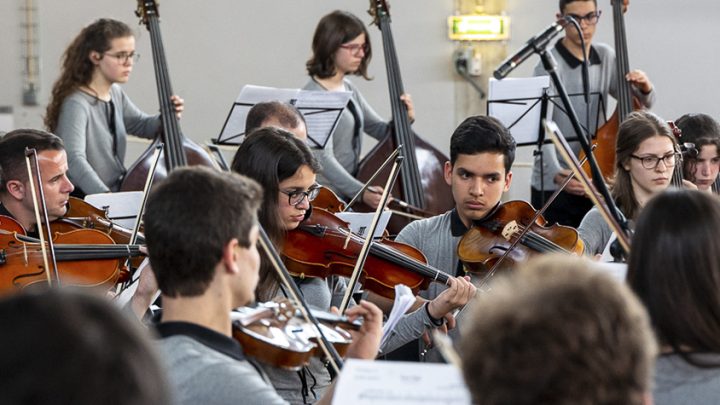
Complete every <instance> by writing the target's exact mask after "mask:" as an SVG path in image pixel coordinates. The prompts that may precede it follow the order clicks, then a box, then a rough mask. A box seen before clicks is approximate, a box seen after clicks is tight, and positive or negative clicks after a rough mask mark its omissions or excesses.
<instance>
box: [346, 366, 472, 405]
mask: <svg viewBox="0 0 720 405" xmlns="http://www.w3.org/2000/svg"><path fill="white" fill-rule="evenodd" d="M332 403H333V404H336V405H352V404H372V405H402V404H433V405H434V404H445V405H469V404H470V393H469V392H468V390H467V387H466V386H465V383H464V382H463V378H462V375H461V373H460V370H458V369H457V368H455V367H454V366H451V365H449V364H440V363H415V362H405V361H370V360H357V359H348V360H347V361H346V362H345V365H344V366H343V369H342V372H341V373H340V377H339V379H338V382H337V386H336V387H335V395H334V396H333V402H332Z"/></svg>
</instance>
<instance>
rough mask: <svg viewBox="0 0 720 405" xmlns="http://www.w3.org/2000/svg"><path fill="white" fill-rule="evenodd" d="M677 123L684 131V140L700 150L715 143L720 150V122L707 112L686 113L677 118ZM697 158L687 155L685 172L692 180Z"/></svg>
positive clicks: (686, 176)
mask: <svg viewBox="0 0 720 405" xmlns="http://www.w3.org/2000/svg"><path fill="white" fill-rule="evenodd" d="M675 125H676V126H677V127H678V128H680V130H681V131H682V138H681V141H682V142H690V143H693V144H695V148H697V151H698V152H700V150H701V149H702V147H703V146H705V145H715V146H716V147H717V149H718V152H720V124H718V122H717V121H715V119H713V117H711V116H709V115H707V114H685V115H683V116H682V117H680V118H678V119H677V120H675ZM696 164H697V159H695V158H693V157H692V156H686V157H685V160H684V165H683V174H684V175H685V178H686V179H688V180H690V181H695V165H696Z"/></svg>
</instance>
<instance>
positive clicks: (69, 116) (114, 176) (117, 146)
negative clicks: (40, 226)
mask: <svg viewBox="0 0 720 405" xmlns="http://www.w3.org/2000/svg"><path fill="white" fill-rule="evenodd" d="M110 100H111V103H110V102H105V101H102V100H99V99H98V98H96V97H94V96H92V95H90V94H87V93H85V92H82V91H76V92H74V93H72V94H70V95H69V96H68V97H67V98H66V99H65V101H63V103H62V106H61V108H60V117H59V119H58V125H57V128H56V129H55V134H56V135H57V136H59V137H60V138H62V139H63V141H64V142H65V150H66V151H67V155H68V166H69V172H68V175H69V177H70V181H71V182H72V183H73V184H74V185H75V186H76V187H79V188H80V189H81V190H82V191H83V192H85V193H86V194H93V193H104V192H108V191H117V190H118V189H119V188H120V182H121V180H122V176H123V175H124V174H125V166H124V163H123V161H124V159H125V149H126V145H127V139H126V138H127V134H129V133H130V134H134V135H137V136H140V137H143V138H153V137H154V136H155V134H156V133H157V131H158V128H159V127H160V118H159V115H155V116H151V115H148V114H145V113H144V112H142V111H140V109H139V108H137V107H136V106H135V104H133V103H132V101H130V99H129V98H128V97H127V95H125V93H124V92H123V91H122V89H121V88H120V86H119V85H117V84H114V85H112V87H111V88H110ZM113 124H114V127H115V135H114V136H113V133H112V131H111V125H113Z"/></svg>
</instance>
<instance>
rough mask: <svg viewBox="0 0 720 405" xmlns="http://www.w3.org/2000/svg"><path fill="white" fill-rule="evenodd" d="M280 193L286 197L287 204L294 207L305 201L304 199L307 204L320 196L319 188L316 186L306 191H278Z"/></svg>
mask: <svg viewBox="0 0 720 405" xmlns="http://www.w3.org/2000/svg"><path fill="white" fill-rule="evenodd" d="M280 192H281V193H283V194H285V195H286V196H288V204H290V205H293V206H295V205H298V204H300V203H301V202H302V201H303V200H304V199H305V197H307V200H308V202H310V201H312V200H314V199H315V198H317V196H318V194H320V186H319V185H317V184H316V185H314V186H312V187H310V189H309V190H308V191H300V190H291V191H287V190H280Z"/></svg>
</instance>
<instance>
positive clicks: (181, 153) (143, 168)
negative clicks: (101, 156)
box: [120, 0, 214, 191]
mask: <svg viewBox="0 0 720 405" xmlns="http://www.w3.org/2000/svg"><path fill="white" fill-rule="evenodd" d="M135 14H136V15H137V16H138V17H140V21H141V23H143V24H145V26H146V27H147V29H148V31H149V32H150V40H151V45H152V53H153V68H154V70H155V80H156V83H157V88H158V97H159V99H160V120H161V121H162V129H161V131H162V132H161V133H160V136H158V137H156V138H155V140H154V141H153V142H152V144H151V145H150V147H148V148H147V150H145V152H143V154H142V155H141V156H140V158H139V159H138V160H137V161H136V162H135V163H133V165H132V166H130V168H129V169H128V171H127V174H126V175H125V178H124V179H123V181H122V184H121V186H120V190H121V191H140V190H142V189H143V186H144V185H145V179H146V178H147V175H148V171H149V170H150V168H151V166H152V156H153V153H154V151H155V149H156V148H157V145H158V144H159V143H164V144H165V148H164V150H163V152H162V153H163V157H164V161H165V165H164V167H163V165H159V166H158V168H157V172H156V173H155V176H156V179H162V178H164V177H165V176H167V173H169V172H170V171H172V170H173V169H175V168H178V167H182V166H187V165H203V166H209V167H214V166H213V161H212V158H211V157H210V156H209V155H208V153H207V152H206V151H205V150H204V149H203V148H202V147H201V146H200V145H198V144H196V143H195V142H193V141H191V140H189V139H187V138H186V137H185V136H184V135H183V134H182V132H181V131H180V124H179V123H178V119H177V116H176V115H175V107H174V105H173V103H172V102H171V101H170V97H171V96H172V94H173V92H172V86H171V85H170V73H169V72H168V65H167V60H166V58H165V49H164V47H163V43H162V37H161V35H160V23H159V21H158V10H157V3H156V1H155V0H138V8H137V10H136V11H135Z"/></svg>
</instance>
